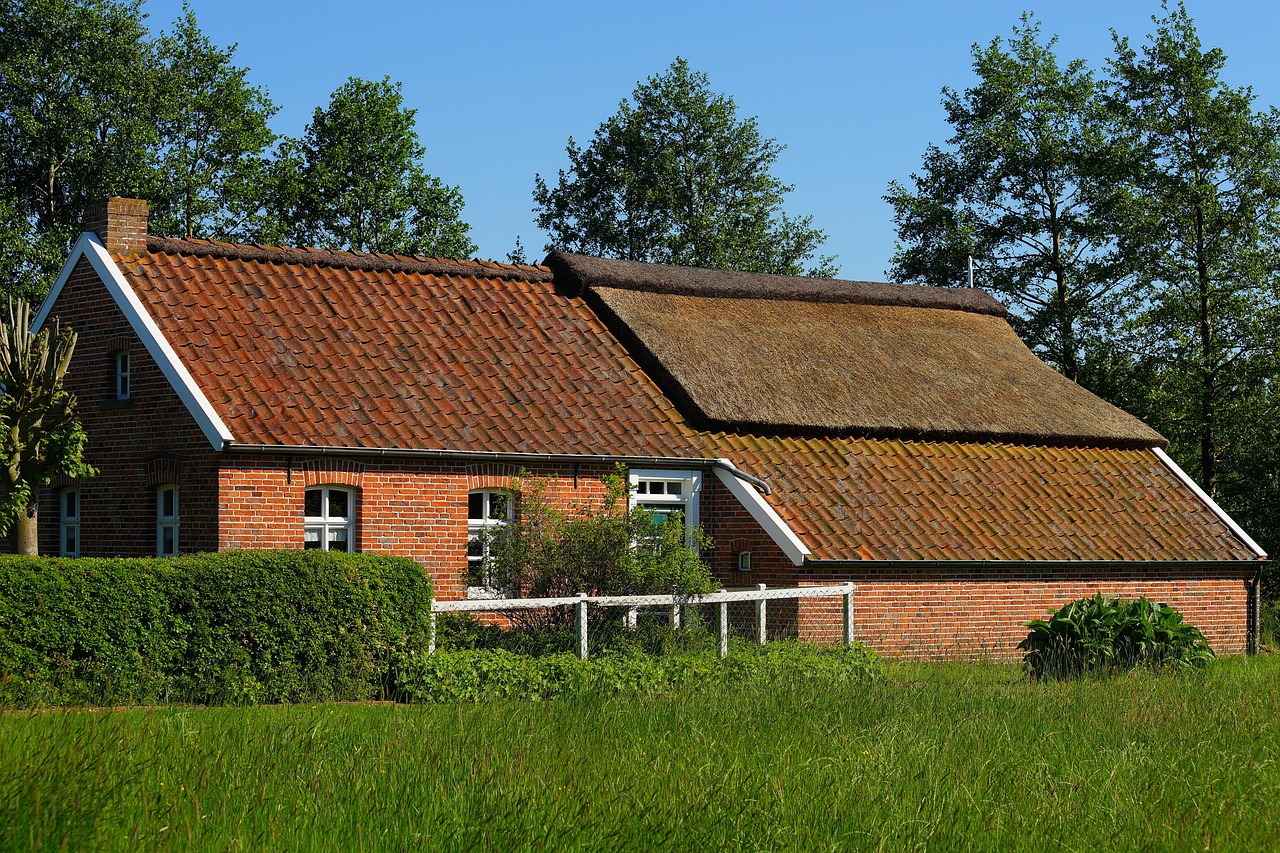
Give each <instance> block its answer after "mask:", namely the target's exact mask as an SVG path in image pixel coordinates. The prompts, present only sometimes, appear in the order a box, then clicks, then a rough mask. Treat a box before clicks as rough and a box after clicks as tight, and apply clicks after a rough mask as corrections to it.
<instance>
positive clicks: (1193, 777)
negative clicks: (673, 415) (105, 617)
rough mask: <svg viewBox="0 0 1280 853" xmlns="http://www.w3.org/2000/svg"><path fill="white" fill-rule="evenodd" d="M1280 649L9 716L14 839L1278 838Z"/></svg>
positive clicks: (655, 841) (2, 806)
mask: <svg viewBox="0 0 1280 853" xmlns="http://www.w3.org/2000/svg"><path fill="white" fill-rule="evenodd" d="M1278 675H1280V657H1265V658H1254V659H1240V658H1236V659H1227V660H1221V661H1216V662H1214V663H1213V664H1211V665H1210V666H1209V668H1208V669H1207V670H1205V671H1203V672H1199V671H1197V672H1188V673H1182V674H1180V675H1176V676H1171V675H1162V676H1161V675H1152V674H1151V673H1148V672H1142V671H1138V672H1135V673H1132V674H1129V675H1125V676H1121V677H1116V678H1111V679H1106V680H1083V681H1078V682H1065V683H1046V684H1030V683H1028V682H1027V681H1026V679H1025V678H1024V677H1023V676H1022V675H1021V674H1020V672H1019V671H1018V670H1016V669H1015V668H1013V667H1008V666H998V665H973V664H909V665H908V664H894V665H891V666H890V668H889V674H888V677H887V678H886V679H882V680H879V681H873V682H863V683H850V684H844V685H829V684H824V683H822V682H818V681H814V680H789V679H781V680H779V681H778V682H777V683H775V684H771V685H765V684H758V683H757V684H749V685H746V686H739V687H726V686H720V687H711V688H707V689H703V690H697V691H693V692H690V693H688V694H684V695H658V696H652V697H647V698H636V697H631V698H619V697H614V698H601V697H598V696H596V697H593V696H587V697H579V698H575V699H570V700H566V701H557V702H514V701H509V702H492V703H486V704H456V705H435V706H427V705H412V706H406V705H385V704H384V705H371V704H366V705H321V706H276V707H252V708H208V709H203V708H202V709H180V708H173V709H161V710H146V711H143V710H138V711H122V712H90V711H57V712H46V713H28V712H11V713H6V714H3V715H0V848H4V849H15V848H19V849H55V848H71V849H76V848H81V849H89V848H94V849H107V850H111V849H124V848H128V849H138V848H144V849H154V848H165V847H173V848H177V849H211V850H212V849H217V850H226V849H242V848H255V849H260V848H264V847H271V848H273V849H277V848H278V849H317V850H326V849H331V850H359V849H374V848H377V849H416V848H422V847H430V848H443V849H466V848H472V847H493V848H501V849H549V848H550V849H563V848H569V849H601V850H604V849H610V850H616V849H623V850H628V849H653V848H661V849H697V848H715V847H758V848H771V849H795V850H801V849H803V850H812V849H833V848H855V849H895V850H896V849H903V848H910V847H927V848H935V849H972V848H979V849H1069V850H1120V849H1124V850H1128V849H1134V848H1145V849H1162V850H1167V849H1190V848H1204V847H1209V848H1212V849H1241V848H1246V847H1250V848H1257V849H1275V848H1276V847H1277V846H1280V827H1278V825H1277V822H1276V821H1274V820H1273V819H1272V814H1273V811H1274V806H1275V803H1276V798H1277V794H1278V793H1280V762H1278V761H1277V758H1278V757H1280V756H1278V754H1277V753H1280V687H1277V684H1278V681H1280V680H1278V679H1277V676H1278Z"/></svg>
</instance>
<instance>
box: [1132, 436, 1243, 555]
mask: <svg viewBox="0 0 1280 853" xmlns="http://www.w3.org/2000/svg"><path fill="white" fill-rule="evenodd" d="M1151 451H1152V452H1153V453H1155V455H1156V458H1157V459H1159V460H1160V461H1161V462H1163V463H1164V466H1165V467H1166V468H1168V469H1169V470H1170V471H1172V472H1173V475H1174V476H1175V477H1177V478H1178V479H1179V480H1181V481H1182V482H1183V483H1185V484H1186V486H1187V487H1188V488H1189V489H1191V491H1193V492H1195V494H1196V497H1198V498H1199V499H1200V500H1201V501H1203V502H1204V504H1205V506H1207V507H1209V509H1211V510H1213V514H1214V515H1216V516H1218V518H1219V519H1221V521H1222V523H1223V524H1225V525H1226V526H1227V527H1228V528H1230V529H1231V532H1232V533H1234V534H1235V535H1236V537H1237V538H1238V539H1239V540H1240V541H1241V542H1243V543H1244V544H1245V545H1246V546H1248V547H1249V549H1250V550H1252V551H1253V552H1254V553H1255V554H1257V555H1258V556H1259V557H1266V556H1267V552H1266V551H1264V550H1262V548H1261V547H1259V545H1258V543H1257V542H1254V541H1253V537H1251V536H1250V535H1249V534H1248V533H1245V532H1244V528H1242V527H1241V526H1240V525H1238V524H1236V523H1235V520H1234V519H1233V518H1232V517H1231V516H1229V515H1227V513H1226V511H1225V510H1223V508H1222V507H1220V506H1218V502H1217V501H1215V500H1214V499H1213V498H1211V497H1209V495H1208V493H1206V492H1205V490H1204V489H1202V488H1200V486H1199V485H1198V484H1197V483H1196V481H1195V480H1193V479H1191V478H1190V477H1189V476H1187V472H1186V471H1183V470H1182V468H1180V467H1179V466H1178V463H1177V462H1174V461H1173V460H1172V459H1170V458H1169V454H1167V453H1165V452H1164V451H1163V450H1161V449H1160V448H1158V447H1153V448H1151Z"/></svg>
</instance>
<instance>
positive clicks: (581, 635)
mask: <svg viewBox="0 0 1280 853" xmlns="http://www.w3.org/2000/svg"><path fill="white" fill-rule="evenodd" d="M835 596H840V597H842V598H843V599H844V631H843V633H844V643H845V645H849V644H851V643H852V642H853V584H852V583H843V584H839V585H838V586H801V587H781V588H776V589H769V588H768V587H766V586H765V585H764V584H760V586H759V587H758V588H757V589H745V590H732V591H725V592H712V593H708V594H706V595H587V594H586V593H585V592H584V593H580V594H578V595H576V596H571V597H566V598H486V599H466V600H463V601H433V602H432V603H431V636H430V641H429V644H428V652H429V653H432V654H434V653H435V650H436V614H438V613H476V612H501V611H504V610H541V609H544V608H548V607H562V606H564V605H572V606H573V607H574V610H575V613H574V616H575V618H574V626H575V628H576V640H577V647H578V648H577V651H578V657H580V658H583V659H585V658H586V657H587V608H588V607H589V606H590V605H593V604H594V605H596V606H598V607H625V608H628V610H627V620H628V624H630V625H632V626H634V625H635V616H636V611H637V608H640V607H668V608H670V611H669V612H670V617H669V618H670V621H671V627H673V628H679V627H680V623H681V621H682V620H683V618H684V610H685V608H687V607H690V606H695V605H704V604H710V605H715V606H716V611H715V612H716V633H717V636H718V637H719V648H720V657H724V656H725V655H727V654H728V653H729V603H730V602H735V601H753V602H755V605H756V614H755V616H756V618H755V622H756V639H757V640H758V641H759V642H760V644H761V645H763V644H764V643H765V642H766V637H765V615H766V611H767V608H768V602H770V601H778V600H780V599H794V598H833V597H835Z"/></svg>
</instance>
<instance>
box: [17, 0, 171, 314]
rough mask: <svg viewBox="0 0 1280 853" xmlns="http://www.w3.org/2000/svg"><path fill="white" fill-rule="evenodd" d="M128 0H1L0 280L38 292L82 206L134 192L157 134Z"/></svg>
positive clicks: (143, 51)
mask: <svg viewBox="0 0 1280 853" xmlns="http://www.w3.org/2000/svg"><path fill="white" fill-rule="evenodd" d="M146 34H147V33H146V28H145V27H143V25H142V13H141V11H140V9H139V3H138V2H136V0H130V1H129V2H121V0H84V1H83V2H73V0H0V80H3V81H4V82H3V85H0V175H3V178H0V180H3V182H4V187H3V190H0V208H7V211H5V212H6V214H7V215H5V216H4V217H3V221H0V228H2V229H3V236H0V242H4V243H5V244H6V245H12V246H14V247H16V248H17V252H16V253H10V252H6V253H5V254H4V255H3V259H2V260H0V264H3V270H2V272H3V275H4V278H3V280H4V281H5V282H8V283H9V289H10V292H13V290H14V289H15V288H16V289H18V290H20V291H21V292H22V293H24V294H27V295H30V296H32V297H40V296H43V292H44V291H47V289H48V286H49V284H50V283H51V282H52V280H53V277H54V275H56V273H57V271H58V269H59V267H60V266H61V264H62V261H63V260H64V259H65V258H66V255H67V252H68V251H69V250H70V248H71V243H72V241H73V240H74V238H75V236H76V235H77V234H78V233H79V230H80V229H79V225H80V218H81V215H82V214H83V212H84V209H85V205H86V204H87V203H88V202H89V201H92V200H94V199H96V198H102V197H104V196H107V195H137V194H139V192H140V190H142V189H143V188H144V186H145V184H146V180H147V177H148V175H149V172H148V162H149V157H150V153H149V152H150V149H151V147H152V146H153V145H154V142H155V134H156V131H155V123H154V121H153V119H152V112H153V110H152V105H151V103H150V97H151V80H150V75H149V67H150V59H149V51H148V48H147V43H146V40H145V39H146Z"/></svg>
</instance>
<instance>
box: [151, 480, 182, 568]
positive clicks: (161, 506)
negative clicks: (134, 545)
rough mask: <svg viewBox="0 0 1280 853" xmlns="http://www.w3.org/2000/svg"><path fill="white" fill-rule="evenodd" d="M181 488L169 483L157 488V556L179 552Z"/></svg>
mask: <svg viewBox="0 0 1280 853" xmlns="http://www.w3.org/2000/svg"><path fill="white" fill-rule="evenodd" d="M178 498H179V488H178V486H176V485H174V484H172V483H169V484H166V485H163V486H160V487H158V488H157V489H156V556H158V557H172V556H174V555H175V554H177V553H178V547H179V546H178V526H179V523H180V522H181V516H180V512H181V507H180V506H179V501H178Z"/></svg>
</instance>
